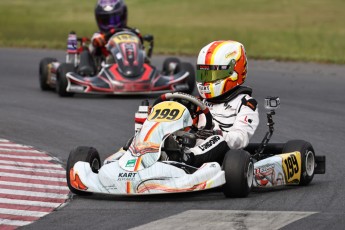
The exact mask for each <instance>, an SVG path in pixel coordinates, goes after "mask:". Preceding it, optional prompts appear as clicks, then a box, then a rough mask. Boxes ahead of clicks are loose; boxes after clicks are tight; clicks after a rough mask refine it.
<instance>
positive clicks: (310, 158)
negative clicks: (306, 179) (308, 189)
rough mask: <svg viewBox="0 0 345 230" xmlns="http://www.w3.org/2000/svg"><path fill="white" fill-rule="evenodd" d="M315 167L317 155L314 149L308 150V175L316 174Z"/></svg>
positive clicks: (306, 168)
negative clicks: (315, 155)
mask: <svg viewBox="0 0 345 230" xmlns="http://www.w3.org/2000/svg"><path fill="white" fill-rule="evenodd" d="M314 169H315V157H314V153H313V152H312V151H308V152H307V153H306V156H305V171H306V173H307V175H308V176H312V175H313V174H314Z"/></svg>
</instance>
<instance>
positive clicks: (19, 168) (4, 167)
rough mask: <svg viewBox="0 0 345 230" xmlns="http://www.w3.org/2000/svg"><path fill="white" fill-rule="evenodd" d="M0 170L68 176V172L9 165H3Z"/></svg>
mask: <svg viewBox="0 0 345 230" xmlns="http://www.w3.org/2000/svg"><path fill="white" fill-rule="evenodd" d="M0 169H9V170H16V171H25V172H42V173H54V174H61V175H64V174H66V170H54V169H40V168H23V167H16V166H9V165H2V166H0Z"/></svg>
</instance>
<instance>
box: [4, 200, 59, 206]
mask: <svg viewBox="0 0 345 230" xmlns="http://www.w3.org/2000/svg"><path fill="white" fill-rule="evenodd" d="M0 204H19V205H30V206H36V207H46V208H57V207H59V206H60V205H61V203H52V202H42V201H32V200H16V199H6V198H0Z"/></svg>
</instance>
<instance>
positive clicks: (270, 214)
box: [131, 210, 315, 230]
mask: <svg viewBox="0 0 345 230" xmlns="http://www.w3.org/2000/svg"><path fill="white" fill-rule="evenodd" d="M312 214H315V212H283V211H235V210H189V211H185V212H182V213H179V214H177V215H173V216H170V217H167V218H164V219H160V220H157V221H153V222H150V223H148V224H144V225H141V226H138V227H135V228H131V230H146V229H150V230H160V229H162V226H164V229H165V230H175V229H217V230H223V229H224V230H228V229H251V230H260V229H270V230H276V229H280V228H282V227H284V226H286V225H288V224H290V223H292V222H295V221H297V220H299V219H302V218H305V217H307V216H310V215H312Z"/></svg>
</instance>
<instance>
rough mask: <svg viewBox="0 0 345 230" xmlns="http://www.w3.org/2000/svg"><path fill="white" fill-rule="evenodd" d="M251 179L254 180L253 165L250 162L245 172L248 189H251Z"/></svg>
mask: <svg viewBox="0 0 345 230" xmlns="http://www.w3.org/2000/svg"><path fill="white" fill-rule="evenodd" d="M253 178H254V164H253V162H252V161H250V162H249V164H248V170H247V184H248V188H251V187H252V184H253Z"/></svg>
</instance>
